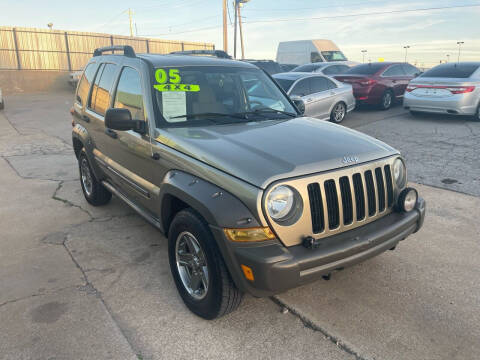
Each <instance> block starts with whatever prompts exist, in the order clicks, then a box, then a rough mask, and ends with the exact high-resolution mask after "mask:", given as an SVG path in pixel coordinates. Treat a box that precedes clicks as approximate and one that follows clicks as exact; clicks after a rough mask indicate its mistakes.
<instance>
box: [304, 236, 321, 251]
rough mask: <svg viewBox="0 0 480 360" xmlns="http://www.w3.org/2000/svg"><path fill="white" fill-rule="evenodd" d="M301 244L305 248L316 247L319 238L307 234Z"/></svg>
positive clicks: (318, 244) (317, 246) (318, 243)
mask: <svg viewBox="0 0 480 360" xmlns="http://www.w3.org/2000/svg"><path fill="white" fill-rule="evenodd" d="M302 245H303V246H304V247H306V248H307V249H318V248H319V247H320V240H315V239H314V238H313V237H311V236H307V237H305V238H304V239H303V243H302Z"/></svg>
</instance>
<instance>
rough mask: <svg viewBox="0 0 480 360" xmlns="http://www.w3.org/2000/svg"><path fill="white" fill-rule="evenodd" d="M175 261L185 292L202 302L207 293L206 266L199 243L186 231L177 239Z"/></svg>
mask: <svg viewBox="0 0 480 360" xmlns="http://www.w3.org/2000/svg"><path fill="white" fill-rule="evenodd" d="M175 261H176V264H177V270H178V274H179V276H180V279H181V281H182V284H183V286H184V288H185V290H187V292H188V293H189V294H190V296H192V297H193V298H194V299H196V300H202V299H203V298H204V297H205V296H206V295H207V292H208V265H207V261H206V257H205V253H204V251H203V249H202V247H201V245H200V243H199V242H198V240H197V239H196V238H195V236H194V235H193V234H191V233H190V232H188V231H184V232H182V233H180V234H179V235H178V237H177V240H176V244H175Z"/></svg>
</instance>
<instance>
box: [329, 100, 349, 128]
mask: <svg viewBox="0 0 480 360" xmlns="http://www.w3.org/2000/svg"><path fill="white" fill-rule="evenodd" d="M346 114H347V107H346V106H345V104H344V103H343V102H339V103H337V104H335V106H334V107H333V109H332V112H331V113H330V121H331V122H334V123H336V124H340V123H341V122H342V121H343V119H345V115H346Z"/></svg>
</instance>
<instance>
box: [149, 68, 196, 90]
mask: <svg viewBox="0 0 480 360" xmlns="http://www.w3.org/2000/svg"><path fill="white" fill-rule="evenodd" d="M155 80H156V81H157V83H158V84H155V85H153V87H154V88H155V89H157V90H158V91H162V92H167V91H172V92H185V91H200V85H197V84H182V83H181V81H182V78H181V77H180V74H179V70H178V69H169V70H168V73H167V71H166V70H165V69H157V70H156V71H155Z"/></svg>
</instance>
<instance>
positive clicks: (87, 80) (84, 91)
mask: <svg viewBox="0 0 480 360" xmlns="http://www.w3.org/2000/svg"><path fill="white" fill-rule="evenodd" d="M96 69H97V64H95V63H90V64H88V65H87V67H86V68H85V71H84V72H83V75H82V78H81V79H80V84H78V90H77V97H76V100H77V101H78V102H79V103H80V104H82V105H83V104H85V102H86V101H87V97H88V91H89V90H90V85H91V84H92V80H93V77H94V76H95V70H96Z"/></svg>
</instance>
